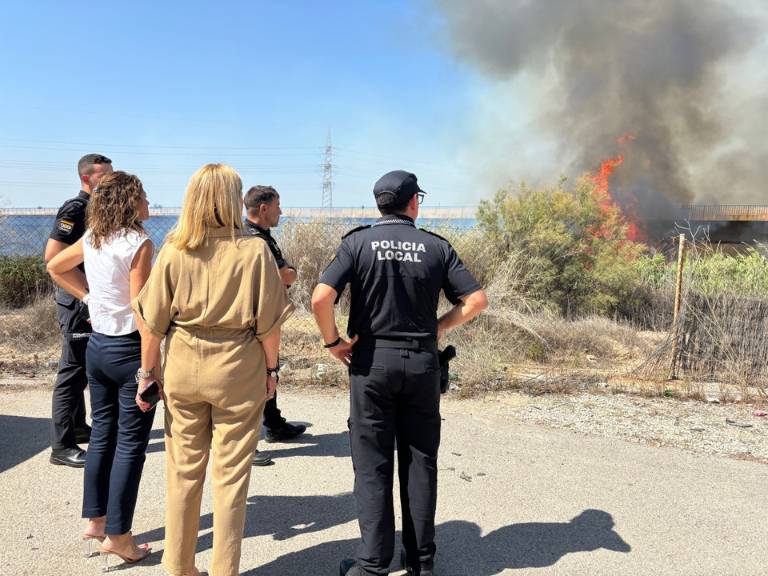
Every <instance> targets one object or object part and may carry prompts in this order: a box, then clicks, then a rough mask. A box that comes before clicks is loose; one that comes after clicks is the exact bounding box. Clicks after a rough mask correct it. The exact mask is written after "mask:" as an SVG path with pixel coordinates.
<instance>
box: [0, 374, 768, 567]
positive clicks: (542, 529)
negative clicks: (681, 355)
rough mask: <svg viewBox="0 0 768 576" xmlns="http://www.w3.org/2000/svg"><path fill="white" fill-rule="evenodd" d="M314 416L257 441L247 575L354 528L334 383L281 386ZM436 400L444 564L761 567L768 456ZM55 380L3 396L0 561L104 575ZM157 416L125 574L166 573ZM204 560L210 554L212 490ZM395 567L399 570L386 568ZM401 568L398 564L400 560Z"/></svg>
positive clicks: (340, 545)
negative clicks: (61, 442)
mask: <svg viewBox="0 0 768 576" xmlns="http://www.w3.org/2000/svg"><path fill="white" fill-rule="evenodd" d="M280 404H281V408H282V410H283V412H284V414H286V415H287V416H288V417H289V418H290V419H292V420H295V421H304V422H307V423H308V424H309V425H310V428H309V430H308V433H307V434H306V435H305V436H304V437H303V438H302V439H300V440H299V441H295V442H292V443H285V444H271V445H269V444H262V448H264V449H267V450H269V451H270V452H271V454H272V455H273V457H274V458H275V461H276V464H275V465H274V466H271V467H268V468H254V469H253V474H252V476H251V484H250V490H249V497H248V519H247V525H246V530H245V540H244V544H243V557H242V563H241V573H242V574H245V575H248V576H286V575H297V576H304V575H307V576H309V575H319V574H323V575H329V576H335V575H336V574H337V573H338V562H339V560H340V559H341V558H344V557H346V556H349V555H351V554H353V552H354V549H355V545H356V541H357V538H358V529H357V523H356V519H355V510H354V501H353V497H352V494H351V489H352V478H353V475H352V465H351V461H350V457H349V445H348V441H347V436H346V433H345V430H346V418H347V397H346V395H345V394H344V393H342V392H335V393H321V392H313V391H307V390H301V389H293V390H290V389H289V390H284V391H283V393H282V394H281V396H280ZM488 406H489V404H488V402H487V400H486V401H485V402H479V401H458V400H448V401H445V402H444V403H443V417H444V420H445V421H444V423H443V443H442V446H441V455H440V496H439V502H438V514H437V524H438V526H437V545H438V556H437V564H436V568H437V570H438V572H437V573H438V574H440V575H442V576H459V575H466V576H489V575H492V574H520V575H528V574H536V575H539V574H541V575H568V576H580V575H590V576H596V575H611V576H617V575H632V576H635V575H637V576H643V575H664V576H678V575H679V576H682V575H690V576H707V575H713V576H715V575H717V576H727V575H738V576H752V575H754V576H758V575H763V574H768V498H767V496H768V466H766V465H765V464H759V463H755V462H746V461H738V460H734V459H728V458H720V457H714V456H705V455H697V454H692V453H688V452H684V451H681V450H677V449H673V448H653V447H647V446H642V445H636V444H630V443H625V442H623V441H620V440H615V439H605V438H598V437H585V436H580V435H577V434H574V433H570V432H567V431H557V430H551V429H547V428H543V427H538V426H532V425H526V424H522V423H520V422H519V421H517V420H516V419H515V418H514V416H513V415H511V414H510V413H508V411H505V410H504V408H503V405H502V404H501V403H499V404H497V405H495V406H494V409H493V410H488V409H487V407H488ZM49 413H50V393H49V392H47V391H45V390H26V391H15V392H3V393H2V394H0V544H1V546H0V574H2V575H4V576H17V575H22V574H23V575H30V576H31V575H34V576H44V575H48V574H50V575H79V574H98V573H99V572H100V568H101V562H100V559H99V558H91V559H85V558H83V557H82V545H81V542H80V540H79V534H80V530H81V529H82V521H81V520H80V518H79V516H80V514H79V512H80V499H81V496H82V471H80V470H74V469H70V468H65V467H60V466H52V465H50V464H49V463H48V453H49V448H48V426H49V421H48V417H49ZM161 418H162V417H161V415H160V413H158V416H157V420H156V422H155V427H154V430H153V432H152V440H151V442H150V447H149V454H148V457H147V463H146V467H145V470H144V476H143V480H142V485H141V492H140V495H139V507H138V510H137V513H136V517H135V521H134V527H133V530H134V533H135V534H136V535H137V538H138V540H139V541H142V542H149V543H151V545H152V547H153V549H154V550H155V553H153V554H152V556H151V557H150V558H149V559H148V560H147V561H144V562H142V563H141V564H140V565H137V566H131V567H127V566H121V567H120V572H119V573H120V574H124V575H125V576H133V575H136V576H138V575H146V576H151V575H161V574H164V571H163V570H162V568H161V567H160V565H159V560H160V555H161V550H162V542H163V500H164V487H165V484H164V480H163V439H162V420H161ZM202 516H203V517H202V522H201V530H200V538H199V545H198V556H197V563H198V566H199V567H200V568H201V569H204V568H205V567H206V566H207V562H208V560H209V558H210V547H211V539H212V532H211V526H212V523H211V500H210V491H207V493H206V495H205V498H204V500H203V510H202ZM392 570H397V566H396V565H393V567H392ZM394 573H399V572H394Z"/></svg>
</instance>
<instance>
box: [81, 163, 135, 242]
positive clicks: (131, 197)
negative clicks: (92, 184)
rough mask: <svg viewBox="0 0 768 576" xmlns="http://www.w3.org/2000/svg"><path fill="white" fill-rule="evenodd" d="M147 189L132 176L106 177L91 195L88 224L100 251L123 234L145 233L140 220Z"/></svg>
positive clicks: (112, 175)
mask: <svg viewBox="0 0 768 576" xmlns="http://www.w3.org/2000/svg"><path fill="white" fill-rule="evenodd" d="M143 193H144V188H143V187H142V185H141V180H139V179H138V178H136V176H134V175H133V174H126V173H125V172H120V171H118V172H112V173H111V174H106V175H105V176H104V177H103V178H102V179H101V180H100V181H99V185H98V186H97V187H96V188H95V189H94V191H93V193H92V194H91V201H90V202H89V203H88V208H87V209H86V222H87V226H88V228H89V229H90V230H91V240H90V242H91V244H92V245H93V247H94V248H96V249H99V248H101V244H102V242H109V241H110V240H111V239H112V238H113V237H114V236H116V235H117V234H118V233H120V232H122V231H123V230H135V231H136V232H144V228H143V226H142V225H141V220H139V215H140V210H141V202H142V200H143V198H142V195H143Z"/></svg>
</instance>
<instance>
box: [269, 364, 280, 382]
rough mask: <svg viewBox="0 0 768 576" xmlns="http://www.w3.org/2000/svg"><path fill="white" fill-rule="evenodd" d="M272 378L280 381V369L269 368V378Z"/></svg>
mask: <svg viewBox="0 0 768 576" xmlns="http://www.w3.org/2000/svg"><path fill="white" fill-rule="evenodd" d="M270 376H272V377H273V378H274V379H275V380H280V368H279V367H277V368H267V378H269V377H270Z"/></svg>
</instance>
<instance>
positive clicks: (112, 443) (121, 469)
mask: <svg viewBox="0 0 768 576" xmlns="http://www.w3.org/2000/svg"><path fill="white" fill-rule="evenodd" d="M147 218H149V204H148V202H147V195H146V193H145V192H144V188H143V187H142V185H141V181H140V180H139V179H138V178H136V176H132V175H131V174H126V173H125V172H112V173H111V174H107V175H105V176H103V177H102V179H101V180H100V182H99V185H98V187H97V188H96V189H95V190H94V192H93V195H92V198H91V201H90V203H89V204H88V209H87V221H86V224H87V230H86V232H85V234H84V235H83V237H82V238H81V239H80V240H78V241H77V242H76V243H75V244H73V245H72V246H70V247H68V248H66V249H65V250H63V251H61V252H59V254H57V255H56V256H55V257H54V258H53V259H51V260H50V261H49V262H48V271H49V272H50V273H51V276H52V277H53V280H54V281H55V282H56V283H57V284H58V285H59V286H61V287H62V288H64V289H65V290H66V291H67V292H69V293H70V294H72V295H73V296H75V297H76V298H79V299H80V300H82V301H83V302H84V303H86V304H88V307H89V309H90V314H91V324H92V327H93V334H92V335H91V337H90V340H89V341H88V347H87V349H86V374H87V377H88V386H89V388H90V396H91V417H92V419H93V430H92V432H91V441H90V444H89V445H88V453H87V455H86V458H85V481H84V489H83V511H82V514H83V518H88V525H87V526H86V529H85V531H84V533H83V538H84V539H85V540H86V541H87V542H88V544H89V552H90V544H91V543H92V542H93V541H94V540H97V541H99V542H101V543H102V544H101V552H102V553H103V554H104V558H105V559H108V557H109V555H113V554H114V555H117V556H119V557H120V558H122V559H123V560H124V561H126V562H136V561H138V560H141V559H142V558H144V557H146V556H147V555H148V554H149V549H148V548H147V547H139V546H137V545H136V544H135V543H134V541H133V536H132V535H131V531H130V530H131V524H132V522H133V513H134V509H135V508H136V497H137V494H138V491H139V481H140V480H141V472H142V469H143V468H144V460H145V452H146V449H147V443H148V442H149V432H150V430H151V428H152V418H153V416H154V410H149V411H142V410H140V409H139V408H138V407H137V406H136V404H135V403H134V401H133V400H134V398H135V396H136V391H137V383H136V380H135V377H134V375H135V373H136V370H137V368H138V367H139V363H140V360H141V339H140V337H139V331H138V329H139V322H138V321H137V318H136V317H135V316H134V314H133V311H132V310H131V299H132V298H135V297H136V296H137V295H138V293H139V291H140V290H141V289H142V287H143V286H144V282H145V281H146V279H147V276H149V270H150V266H151V263H152V242H151V241H150V239H149V238H148V237H147V235H146V233H145V232H144V227H143V225H142V222H144V221H145V220H146V219H147ZM83 262H84V263H85V274H83V272H82V271H81V270H80V269H79V268H78V266H79V265H80V264H81V263H83Z"/></svg>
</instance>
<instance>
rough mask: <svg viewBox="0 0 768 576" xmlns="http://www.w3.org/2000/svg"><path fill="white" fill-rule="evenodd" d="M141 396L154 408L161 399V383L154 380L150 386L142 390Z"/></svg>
mask: <svg viewBox="0 0 768 576" xmlns="http://www.w3.org/2000/svg"><path fill="white" fill-rule="evenodd" d="M139 398H141V399H142V401H144V402H146V403H147V404H149V405H150V407H152V408H154V406H155V404H157V403H158V402H159V401H160V384H158V383H157V380H152V382H150V383H149V386H147V387H146V388H144V390H142V391H141V393H140V394H139Z"/></svg>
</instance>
